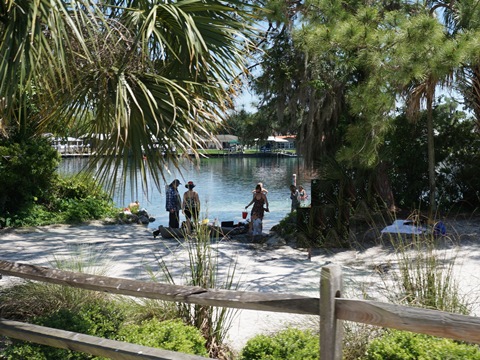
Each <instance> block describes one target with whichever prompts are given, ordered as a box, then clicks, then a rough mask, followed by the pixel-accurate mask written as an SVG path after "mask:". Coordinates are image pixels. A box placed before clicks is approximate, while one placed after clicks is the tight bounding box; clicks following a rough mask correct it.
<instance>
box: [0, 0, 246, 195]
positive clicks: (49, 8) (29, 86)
mask: <svg viewBox="0 0 480 360" xmlns="http://www.w3.org/2000/svg"><path fill="white" fill-rule="evenodd" d="M240 8H241V6H240V3H239V2H237V1H230V2H229V4H228V5H226V4H224V3H223V2H221V1H217V0H193V1H191V0H179V1H176V2H171V1H166V0H163V1H162V0H157V1H138V0H137V1H135V0H130V1H127V0H124V1H120V0H110V1H97V0H77V1H64V0H63V1H62V0H38V1H29V0H15V1H14V0H6V1H3V2H1V3H0V37H1V45H0V76H1V77H2V84H1V86H0V98H5V102H6V107H4V108H3V109H0V111H1V112H2V115H1V116H0V118H2V119H3V126H4V127H12V126H13V127H16V128H17V129H19V130H20V131H23V129H25V128H26V127H27V125H28V126H32V125H34V126H35V127H36V129H37V132H42V131H46V130H50V131H52V130H53V131H55V132H60V133H61V132H62V131H63V132H65V131H66V129H68V128H70V127H72V126H73V123H74V122H77V123H80V124H81V127H82V128H83V129H84V132H85V134H86V135H87V136H94V134H103V135H105V136H106V141H105V142H104V143H103V145H102V146H101V147H100V148H99V149H98V152H99V153H100V154H102V155H109V156H101V157H95V158H93V161H92V164H91V165H92V166H91V169H100V172H99V173H98V178H99V179H100V180H102V181H103V182H104V183H109V184H110V185H114V184H115V183H116V182H118V180H119V179H118V177H126V176H127V174H129V172H127V171H126V170H127V168H129V169H140V170H141V174H142V176H141V177H142V179H141V180H142V181H144V182H146V179H147V176H146V175H147V172H150V173H151V174H152V175H153V179H154V181H155V183H156V185H157V186H160V182H161V180H162V178H164V177H165V174H166V173H167V172H168V168H167V164H168V161H169V160H172V161H173V163H174V165H175V166H178V160H177V158H176V157H162V156H161V152H160V151H158V149H157V147H158V146H168V147H170V148H173V147H174V148H176V149H177V150H178V151H180V152H184V153H187V152H191V151H193V153H194V154H195V155H196V157H197V159H198V152H197V151H196V150H197V149H198V148H200V147H201V146H202V144H203V143H204V142H205V141H207V140H212V138H213V132H214V130H215V129H216V128H217V127H218V125H219V124H220V121H221V120H220V119H221V116H222V114H223V112H224V110H225V109H226V108H229V107H231V106H232V96H233V95H234V94H235V86H236V84H235V83H234V80H233V79H234V78H235V77H236V75H238V73H239V72H242V71H243V70H244V63H245V49H246V47H247V46H249V40H248V37H249V36H250V32H249V28H248V26H247V25H246V24H247V23H248V21H249V19H248V17H247V15H246V12H244V11H242V10H239V9H240ZM33 92H35V99H36V100H35V101H36V104H37V106H39V111H38V114H37V115H36V116H35V117H29V116H27V115H28V113H27V112H26V109H27V102H28V101H32V100H31V99H32V97H31V96H30V97H29V98H28V99H27V97H26V96H25V94H31V93H33ZM145 155H146V158H145ZM99 165H100V166H99ZM130 174H132V175H131V176H134V175H133V174H136V172H131V173H130ZM134 180H135V181H137V180H138V179H136V178H135V179H134ZM120 183H125V182H124V181H120Z"/></svg>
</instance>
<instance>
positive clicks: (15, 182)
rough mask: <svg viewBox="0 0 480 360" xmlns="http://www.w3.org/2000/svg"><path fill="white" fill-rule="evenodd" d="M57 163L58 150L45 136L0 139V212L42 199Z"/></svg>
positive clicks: (51, 183)
mask: <svg viewBox="0 0 480 360" xmlns="http://www.w3.org/2000/svg"><path fill="white" fill-rule="evenodd" d="M58 164H59V155H58V152H57V151H56V150H55V149H53V148H52V146H51V145H50V143H49V142H48V141H47V139H45V138H41V137H31V138H28V139H23V140H21V141H18V142H16V141H15V139H14V138H12V139H11V140H9V141H6V140H3V141H2V140H1V139H0V184H2V185H1V186H2V191H0V214H12V213H15V212H17V211H20V210H22V209H24V208H25V207H29V206H30V205H31V204H32V203H35V202H39V203H41V202H43V201H44V200H45V199H46V197H48V194H49V191H50V190H51V188H52V185H53V184H54V182H55V179H56V177H57V174H56V168H57V166H58ZM5 217H7V216H5Z"/></svg>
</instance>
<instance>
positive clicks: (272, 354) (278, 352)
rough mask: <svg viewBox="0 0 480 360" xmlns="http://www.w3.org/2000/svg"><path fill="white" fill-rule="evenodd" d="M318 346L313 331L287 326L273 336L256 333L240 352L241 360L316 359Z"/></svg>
mask: <svg viewBox="0 0 480 360" xmlns="http://www.w3.org/2000/svg"><path fill="white" fill-rule="evenodd" d="M319 353H320V347H319V340H318V335H317V334H315V333H314V332H313V331H308V330H299V329H294V328H289V329H286V330H283V331H280V332H278V333H276V334H275V335H273V336H267V335H257V336H255V337H253V338H252V339H250V340H249V341H248V342H247V344H246V345H245V347H244V348H243V350H242V353H241V357H240V359H241V360H284V359H289V360H317V359H318V358H319Z"/></svg>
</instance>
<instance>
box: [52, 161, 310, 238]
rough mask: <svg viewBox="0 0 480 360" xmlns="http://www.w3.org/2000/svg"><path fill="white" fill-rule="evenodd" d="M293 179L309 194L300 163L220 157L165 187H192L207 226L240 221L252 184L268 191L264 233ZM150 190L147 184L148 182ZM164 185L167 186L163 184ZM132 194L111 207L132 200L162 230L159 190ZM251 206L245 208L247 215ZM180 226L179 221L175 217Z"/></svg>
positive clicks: (284, 204) (281, 209)
mask: <svg viewBox="0 0 480 360" xmlns="http://www.w3.org/2000/svg"><path fill="white" fill-rule="evenodd" d="M86 161H88V159H86V158H68V159H63V160H62V163H61V164H60V167H59V172H60V173H66V174H74V173H77V172H78V171H80V169H81V168H82V166H83V165H84V164H85V162H86ZM293 174H297V184H303V185H304V187H305V188H306V190H307V192H308V193H310V178H308V176H307V175H305V174H303V166H302V161H301V159H300V158H273V157H272V158H263V157H258V158H252V157H248V158H247V157H246V158H237V157H224V158H213V159H204V160H202V161H201V164H200V168H195V167H194V166H193V165H191V164H189V163H188V162H185V163H184V169H182V170H181V171H178V170H172V175H171V176H170V177H169V178H168V183H170V182H171V181H172V180H173V179H175V178H178V179H180V181H181V182H182V185H180V187H179V191H180V194H182V195H183V193H184V192H185V191H186V188H185V185H184V184H185V183H186V182H187V181H190V180H191V181H193V182H194V183H195V184H196V187H195V190H196V191H197V192H198V193H199V196H200V201H201V204H202V209H201V217H202V218H208V219H209V220H210V222H213V221H214V219H215V218H217V219H218V221H219V222H221V221H234V222H238V221H242V211H243V209H244V208H245V206H246V205H247V204H248V203H249V202H250V200H251V199H252V191H253V189H254V188H255V185H256V184H257V183H258V182H262V183H263V186H264V187H265V188H266V189H267V190H268V195H267V198H268V202H269V205H270V212H269V213H265V218H264V229H265V230H267V231H268V230H269V229H270V228H271V227H272V226H273V225H275V224H277V223H278V222H279V221H280V220H281V219H283V218H284V217H285V216H286V215H287V214H288V213H289V211H290V204H291V202H290V198H289V196H290V193H289V186H290V184H291V181H292V176H293ZM152 184H153V182H152ZM165 185H167V184H165ZM130 186H131V185H130V184H129V183H127V194H130V192H129V189H130ZM138 186H139V188H138V189H136V188H135V189H132V190H133V193H134V194H136V195H135V198H134V199H130V198H123V196H121V195H120V194H115V195H114V201H115V204H116V205H117V206H118V207H125V206H128V204H129V203H130V202H132V201H134V200H137V199H138V200H139V201H140V205H141V207H142V208H145V209H146V210H147V211H148V213H149V214H150V215H151V216H153V217H154V218H155V219H156V220H155V222H152V223H150V224H149V225H148V227H149V228H157V227H158V225H167V224H168V213H167V212H166V211H165V188H164V187H163V188H162V189H160V191H159V190H156V189H153V188H151V189H149V191H148V196H147V195H146V194H143V193H142V191H141V188H140V185H138ZM250 210H251V206H250V207H249V211H250ZM181 218H182V219H181V220H184V219H183V215H181Z"/></svg>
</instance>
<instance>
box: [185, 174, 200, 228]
mask: <svg viewBox="0 0 480 360" xmlns="http://www.w3.org/2000/svg"><path fill="white" fill-rule="evenodd" d="M185 187H186V188H187V189H188V190H187V191H185V193H184V194H183V202H182V210H183V213H184V214H185V218H186V219H187V228H188V232H190V231H191V230H192V218H193V222H194V223H195V224H196V223H197V222H198V215H199V214H200V198H199V197H198V193H197V192H196V191H195V190H193V188H194V187H195V184H194V183H193V181H189V182H188V183H187V184H185Z"/></svg>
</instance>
